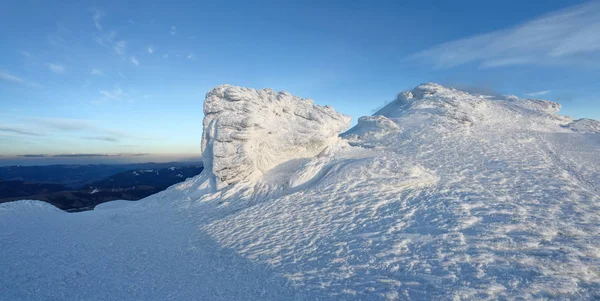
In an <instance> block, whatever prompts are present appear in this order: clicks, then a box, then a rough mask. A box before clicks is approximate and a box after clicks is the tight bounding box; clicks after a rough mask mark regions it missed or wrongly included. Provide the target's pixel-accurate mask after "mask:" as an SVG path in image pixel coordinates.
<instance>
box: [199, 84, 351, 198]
mask: <svg viewBox="0 0 600 301" xmlns="http://www.w3.org/2000/svg"><path fill="white" fill-rule="evenodd" d="M204 115H205V116H204V123H203V125H204V128H203V131H204V134H203V137H202V157H203V161H204V166H205V170H207V171H209V172H210V173H211V179H212V181H213V182H214V185H215V186H216V188H217V189H221V188H223V187H226V186H228V185H231V184H234V183H237V182H241V181H251V180H253V179H256V178H258V177H260V176H262V175H263V174H264V173H265V172H267V171H268V170H269V169H271V168H273V167H274V166H276V165H278V164H280V163H283V162H285V161H289V160H292V159H298V158H307V157H312V156H314V155H316V154H318V153H319V152H321V151H322V150H323V149H324V148H325V147H327V145H329V144H330V143H331V142H332V141H334V140H336V139H337V136H338V134H339V133H340V132H341V131H343V130H344V129H346V128H348V126H349V124H350V117H349V116H346V115H344V114H340V113H338V112H336V111H335V110H333V108H331V107H329V106H325V107H322V106H318V105H314V104H313V103H312V101H311V100H308V99H304V98H300V97H296V96H292V95H291V94H289V93H287V92H274V91H273V90H270V89H264V90H254V89H250V88H242V87H236V86H230V85H222V86H219V87H216V88H214V89H213V90H211V91H210V92H208V93H207V95H206V100H205V102H204Z"/></svg>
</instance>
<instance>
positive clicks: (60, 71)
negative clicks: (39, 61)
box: [46, 63, 65, 74]
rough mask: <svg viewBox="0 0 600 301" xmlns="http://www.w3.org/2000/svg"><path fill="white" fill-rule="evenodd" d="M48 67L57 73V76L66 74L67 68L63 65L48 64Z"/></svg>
mask: <svg viewBox="0 0 600 301" xmlns="http://www.w3.org/2000/svg"><path fill="white" fill-rule="evenodd" d="M46 67H48V69H50V71H52V72H54V73H56V74H63V73H65V67H64V66H62V65H58V64H53V63H46Z"/></svg>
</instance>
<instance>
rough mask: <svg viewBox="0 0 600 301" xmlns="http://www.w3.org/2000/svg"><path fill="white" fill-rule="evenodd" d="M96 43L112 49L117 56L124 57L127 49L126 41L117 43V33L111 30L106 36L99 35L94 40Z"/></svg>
mask: <svg viewBox="0 0 600 301" xmlns="http://www.w3.org/2000/svg"><path fill="white" fill-rule="evenodd" d="M96 42H97V43H98V44H99V45H101V46H102V47H106V48H109V49H112V50H113V51H114V52H115V53H116V54H117V55H120V56H122V55H124V54H125V50H126V48H127V41H125V40H119V41H117V32H116V31H114V30H111V31H110V32H109V33H107V34H101V35H100V36H98V37H97V38H96Z"/></svg>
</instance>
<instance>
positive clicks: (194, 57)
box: [186, 53, 196, 60]
mask: <svg viewBox="0 0 600 301" xmlns="http://www.w3.org/2000/svg"><path fill="white" fill-rule="evenodd" d="M186 58H187V59H188V60H194V59H196V55H194V54H193V53H188V55H187V56H186Z"/></svg>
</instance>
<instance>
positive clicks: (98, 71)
mask: <svg viewBox="0 0 600 301" xmlns="http://www.w3.org/2000/svg"><path fill="white" fill-rule="evenodd" d="M102 74H103V73H102V70H99V69H92V75H102Z"/></svg>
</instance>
